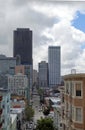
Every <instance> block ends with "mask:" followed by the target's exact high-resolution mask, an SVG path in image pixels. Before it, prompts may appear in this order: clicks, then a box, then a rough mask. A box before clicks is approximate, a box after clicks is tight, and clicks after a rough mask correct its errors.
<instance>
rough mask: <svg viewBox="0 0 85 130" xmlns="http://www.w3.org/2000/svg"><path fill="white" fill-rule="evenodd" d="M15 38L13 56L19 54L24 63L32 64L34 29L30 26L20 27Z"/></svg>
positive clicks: (15, 33)
mask: <svg viewBox="0 0 85 130" xmlns="http://www.w3.org/2000/svg"><path fill="white" fill-rule="evenodd" d="M13 38H14V39H13V40H14V41H13V42H14V47H13V56H14V57H16V56H19V57H20V58H21V64H23V65H32V31H31V30H30V29H29V28H18V29H17V30H15V31H14V37H13Z"/></svg>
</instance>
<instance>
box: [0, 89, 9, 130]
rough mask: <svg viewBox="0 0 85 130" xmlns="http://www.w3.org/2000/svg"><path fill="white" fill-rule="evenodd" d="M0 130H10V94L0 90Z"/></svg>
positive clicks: (5, 90)
mask: <svg viewBox="0 0 85 130" xmlns="http://www.w3.org/2000/svg"><path fill="white" fill-rule="evenodd" d="M0 130H10V93H9V91H8V90H7V89H3V88H2V89H1V88H0Z"/></svg>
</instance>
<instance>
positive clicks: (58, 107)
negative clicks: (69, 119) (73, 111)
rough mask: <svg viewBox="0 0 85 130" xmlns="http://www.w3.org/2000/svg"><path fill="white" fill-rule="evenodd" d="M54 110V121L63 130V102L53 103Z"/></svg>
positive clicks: (56, 126) (58, 129)
mask: <svg viewBox="0 0 85 130" xmlns="http://www.w3.org/2000/svg"><path fill="white" fill-rule="evenodd" d="M52 107H53V110H54V117H53V123H54V126H55V128H56V129H57V130H62V123H61V104H58V105H53V106H52Z"/></svg>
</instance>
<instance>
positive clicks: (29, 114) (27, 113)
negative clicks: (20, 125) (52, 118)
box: [25, 106, 34, 121]
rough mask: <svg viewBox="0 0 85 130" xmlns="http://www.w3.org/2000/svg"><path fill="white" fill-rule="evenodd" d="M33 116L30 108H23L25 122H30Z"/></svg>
mask: <svg viewBox="0 0 85 130" xmlns="http://www.w3.org/2000/svg"><path fill="white" fill-rule="evenodd" d="M33 116H34V110H33V109H32V107H31V106H26V108H25V119H26V120H27V121H30V120H31V119H32V117H33Z"/></svg>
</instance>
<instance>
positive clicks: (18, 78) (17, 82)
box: [8, 73, 29, 99]
mask: <svg viewBox="0 0 85 130" xmlns="http://www.w3.org/2000/svg"><path fill="white" fill-rule="evenodd" d="M8 87H9V89H10V92H11V94H16V95H20V96H23V97H26V98H27V99H28V97H29V95H28V89H29V86H28V78H27V76H26V75H23V74H22V73H18V74H16V75H14V76H12V75H9V76H8Z"/></svg>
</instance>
